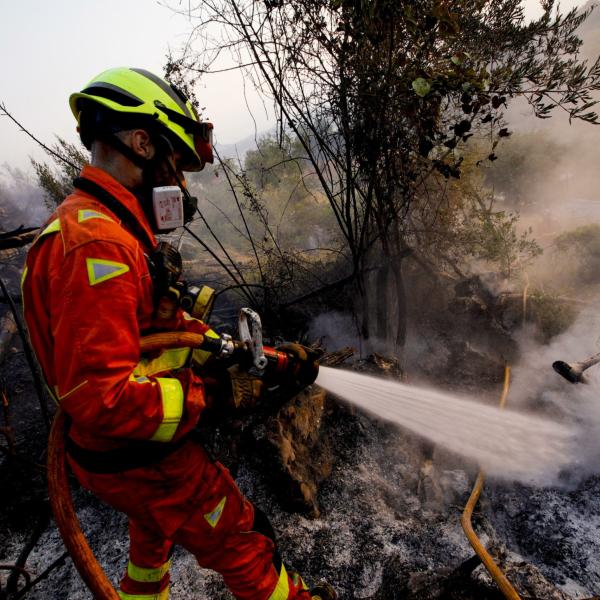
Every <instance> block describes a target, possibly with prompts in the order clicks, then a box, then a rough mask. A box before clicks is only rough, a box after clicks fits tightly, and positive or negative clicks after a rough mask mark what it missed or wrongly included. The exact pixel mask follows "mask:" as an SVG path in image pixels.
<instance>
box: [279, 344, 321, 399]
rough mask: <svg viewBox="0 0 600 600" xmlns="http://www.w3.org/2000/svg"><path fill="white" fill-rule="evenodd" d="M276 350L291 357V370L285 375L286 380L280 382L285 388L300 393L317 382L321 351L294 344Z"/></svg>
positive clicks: (281, 346) (284, 345) (282, 345)
mask: <svg viewBox="0 0 600 600" xmlns="http://www.w3.org/2000/svg"><path fill="white" fill-rule="evenodd" d="M276 350H278V351H280V352H286V353H287V354H289V355H290V357H291V363H292V364H291V368H290V369H289V372H288V373H286V374H285V375H284V380H282V381H280V382H279V383H281V385H282V386H283V387H286V388H288V387H289V388H290V389H294V390H297V391H300V390H302V389H304V388H305V387H307V386H309V385H310V384H311V383H314V382H315V379H316V378H317V375H318V374H319V363H318V359H319V357H320V356H321V354H322V352H321V351H320V350H313V349H312V348H307V347H306V346H301V345H300V344H293V343H285V344H281V345H279V346H277V348H276Z"/></svg>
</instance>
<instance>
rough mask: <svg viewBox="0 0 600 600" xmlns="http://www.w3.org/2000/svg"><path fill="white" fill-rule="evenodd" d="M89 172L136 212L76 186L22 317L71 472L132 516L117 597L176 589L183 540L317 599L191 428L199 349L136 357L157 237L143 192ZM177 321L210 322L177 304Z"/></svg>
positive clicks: (248, 599)
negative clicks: (173, 573) (172, 576)
mask: <svg viewBox="0 0 600 600" xmlns="http://www.w3.org/2000/svg"><path fill="white" fill-rule="evenodd" d="M81 176H82V177H83V178H85V179H86V180H88V181H92V182H93V183H94V184H96V185H98V186H100V187H101V188H102V190H104V191H105V192H108V193H109V194H110V195H111V196H112V197H113V199H116V200H117V201H118V202H119V203H120V204H121V205H122V206H123V207H125V208H126V209H127V210H128V211H129V213H130V215H129V216H131V217H132V219H131V220H129V222H125V221H120V219H119V218H118V216H117V214H116V213H119V214H120V215H121V216H122V211H118V210H114V206H113V210H110V209H109V208H108V207H107V203H106V202H101V201H99V199H98V198H97V197H95V196H94V195H91V194H89V193H84V192H83V191H81V190H79V189H77V190H76V191H75V193H73V194H72V195H70V196H69V197H68V198H67V199H66V200H65V201H64V202H63V203H62V204H61V205H60V206H59V207H58V209H57V210H56V212H55V214H54V215H53V216H52V217H51V218H50V220H49V221H48V224H47V225H46V227H45V228H44V230H43V231H42V233H41V234H40V236H39V237H38V238H37V240H36V241H35V243H34V244H33V246H32V248H31V250H30V251H29V254H28V256H27V261H26V267H25V270H24V273H23V302H24V314H25V319H26V321H27V325H28V328H29V335H30V339H31V342H32V345H33V347H34V350H35V352H36V355H37V357H38V360H39V363H40V365H41V367H42V371H43V373H44V376H45V379H46V382H47V384H48V387H49V389H50V390H51V391H52V393H53V395H54V397H55V399H56V400H57V401H58V402H60V406H61V407H62V409H63V410H64V411H65V412H66V413H67V414H68V415H69V417H70V418H71V428H70V432H69V439H68V444H67V450H68V453H69V462H70V464H71V467H72V469H73V471H74V473H75V475H76V476H77V478H78V479H79V481H80V482H81V484H82V485H83V486H84V487H86V488H88V489H89V490H91V491H92V492H94V493H95V494H96V495H97V496H98V497H99V498H100V499H102V500H103V501H105V502H107V503H108V504H110V505H111V506H113V507H115V508H116V509H118V510H120V511H122V512H124V513H125V514H127V516H128V517H129V532H130V556H129V564H128V567H127V572H126V574H125V576H124V578H123V580H122V581H121V592H120V594H121V597H122V598H126V599H132V600H133V599H138V600H144V599H156V600H163V599H165V598H167V597H168V593H169V592H168V586H169V562H170V561H169V557H170V553H171V549H172V546H173V544H180V545H181V546H183V547H184V548H186V549H187V550H189V551H190V552H192V553H193V554H194V555H195V556H196V558H197V560H198V563H199V564H200V565H201V566H203V567H206V568H210V569H214V570H216V571H218V572H220V573H221V574H222V575H223V577H224V580H225V583H226V584H227V586H228V587H229V588H230V589H231V591H232V592H233V594H234V595H235V597H236V598H241V599H245V600H267V599H269V600H286V599H291V598H296V599H298V600H303V599H309V598H310V594H309V593H308V591H307V590H306V586H305V585H304V583H303V582H302V579H301V578H300V577H299V576H297V575H292V574H288V573H287V572H286V569H285V567H284V566H283V564H282V563H281V560H280V558H279V555H278V553H277V549H276V546H275V542H274V536H273V535H272V529H271V528H270V525H269V523H268V520H267V519H266V518H265V517H264V516H263V515H262V513H260V511H258V510H257V509H256V508H255V507H253V505H252V504H251V503H250V502H249V501H248V500H247V499H246V498H244V497H243V496H242V494H241V493H240V491H239V490H238V488H237V486H236V484H235V482H234V481H233V479H232V478H231V476H230V475H229V472H228V471H227V469H225V468H224V467H223V466H222V465H221V464H220V463H218V462H215V461H213V460H212V459H211V458H209V456H208V455H207V453H206V452H205V450H204V449H203V448H202V447H201V445H199V444H198V443H196V442H195V441H193V440H192V439H190V436H189V433H190V431H191V430H192V429H193V428H194V426H195V425H196V423H197V422H198V419H199V417H200V415H201V414H202V411H203V410H204V408H205V406H206V396H205V390H204V385H203V382H202V380H201V378H200V377H199V376H198V375H197V374H196V373H195V372H193V371H192V369H191V368H189V367H188V366H187V365H188V364H189V361H188V358H189V353H190V352H191V351H190V350H189V349H183V350H181V349H180V350H167V351H164V352H163V353H162V354H161V355H160V356H158V357H154V358H142V357H140V342H139V340H140V336H141V335H143V334H144V333H145V332H146V331H148V330H149V329H151V328H152V327H153V325H154V324H153V312H154V302H153V283H152V278H151V274H150V271H149V267H148V261H147V257H146V254H148V253H149V252H151V250H152V248H151V247H148V246H150V245H153V244H155V240H154V237H153V234H152V231H151V229H150V226H149V224H148V221H147V219H146V217H145V214H144V212H143V210H142V207H141V205H140V204H139V201H138V200H137V198H136V197H135V196H134V195H133V194H132V193H130V192H129V191H128V190H127V189H126V188H124V187H123V186H122V185H120V184H119V183H118V182H117V181H116V180H115V179H113V178H112V177H111V176H110V175H108V174H107V173H106V172H104V171H102V170H101V169H98V168H94V167H91V166H86V167H85V168H84V169H83V171H82V173H81ZM132 232H136V233H137V234H138V235H137V236H136V235H134V233H132ZM140 232H142V233H143V234H144V235H143V236H140V235H139V234H140ZM140 237H143V238H144V239H145V240H147V241H146V245H145V243H144V239H140ZM170 326H171V328H173V329H180V330H182V329H183V330H189V331H193V332H196V333H206V332H207V330H208V329H209V327H208V326H207V325H206V324H204V323H202V322H200V321H197V320H194V319H191V318H190V317H188V316H187V315H186V314H185V313H183V312H181V311H180V312H179V313H178V314H177V316H176V318H175V319H173V322H172V323H170Z"/></svg>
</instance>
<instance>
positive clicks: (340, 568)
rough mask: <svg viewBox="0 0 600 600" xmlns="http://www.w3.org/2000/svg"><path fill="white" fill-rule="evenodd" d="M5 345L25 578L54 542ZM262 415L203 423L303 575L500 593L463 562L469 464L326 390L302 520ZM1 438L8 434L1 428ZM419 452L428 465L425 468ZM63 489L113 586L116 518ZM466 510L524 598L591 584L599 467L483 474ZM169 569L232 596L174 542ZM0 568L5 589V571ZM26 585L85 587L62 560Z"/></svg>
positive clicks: (598, 534) (0, 529) (180, 586)
mask: <svg viewBox="0 0 600 600" xmlns="http://www.w3.org/2000/svg"><path fill="white" fill-rule="evenodd" d="M13 346H14V350H13V351H11V352H9V353H8V356H7V358H6V360H5V362H4V363H3V364H2V365H1V366H0V381H1V383H2V385H3V386H4V388H5V390H6V393H7V397H8V399H9V414H10V424H11V427H12V429H13V431H14V436H15V442H16V457H8V456H4V455H3V456H1V457H0V489H1V490H2V491H1V493H0V563H4V564H7V563H8V564H10V563H14V561H15V560H16V558H17V556H18V554H19V552H20V551H21V548H22V547H23V544H24V543H25V541H26V540H27V539H28V537H29V536H30V535H31V532H32V531H33V530H34V529H35V527H36V525H38V526H39V525H40V524H41V525H42V529H43V530H44V532H43V534H42V535H41V538H40V539H39V540H38V541H37V543H36V546H35V548H34V550H33V551H32V553H31V555H30V557H29V559H28V561H27V565H26V568H27V569H28V570H29V571H30V572H31V574H32V575H34V576H35V575H36V574H39V573H41V572H42V571H43V570H44V569H45V568H46V567H47V566H48V565H49V564H50V563H51V562H52V561H54V560H55V559H56V558H57V557H58V556H60V554H61V553H62V552H63V551H64V547H63V545H62V541H61V540H60V537H59V536H58V533H57V531H56V529H55V527H54V524H53V523H52V522H51V521H49V522H48V524H47V525H46V524H45V521H44V520H45V518H46V517H45V515H46V514H47V491H46V485H45V481H44V476H43V473H42V472H41V470H40V465H43V463H44V460H45V446H46V435H47V434H46V428H45V424H44V422H43V419H42V416H41V412H40V408H39V403H38V399H37V397H36V394H35V391H34V388H33V386H32V383H31V376H30V373H29V369H28V366H27V364H26V361H25V359H24V355H23V352H22V349H21V347H20V344H19V342H18V340H16V341H15V342H14V344H13ZM207 423H208V422H207ZM2 425H5V423H4V422H3V423H2ZM261 426H262V425H261V422H260V419H254V420H252V421H251V422H248V423H246V424H241V425H240V423H234V424H233V425H232V424H231V423H222V424H219V423H218V422H216V423H211V424H210V427H204V428H203V435H204V436H205V438H206V443H207V445H209V446H210V448H211V451H212V452H213V453H214V454H215V455H216V456H217V458H220V459H221V460H222V461H223V462H224V463H225V464H226V465H227V466H228V467H229V468H230V469H231V470H232V472H233V474H234V476H235V477H236V480H237V482H238V485H239V486H240V488H241V489H242V491H243V492H244V493H245V494H246V495H247V496H248V497H249V498H250V499H251V500H252V501H253V502H255V503H256V504H257V505H258V506H259V507H260V508H261V509H262V510H264V511H265V512H266V513H267V514H268V515H269V516H270V518H271V521H272V523H273V526H274V528H275V530H276V531H277V532H278V536H279V543H280V546H281V551H282V554H283V556H284V560H285V561H286V563H287V564H288V566H289V567H290V568H292V569H297V570H299V571H300V572H301V573H302V574H303V575H304V576H305V578H306V579H307V581H309V582H316V581H318V580H319V579H321V578H326V579H327V580H329V581H330V582H331V583H333V584H334V585H335V586H336V588H337V589H338V591H339V594H340V598H368V599H372V600H387V599H390V600H391V599H396V598H398V599H399V598H409V599H415V600H416V599H420V600H426V599H429V598H431V599H433V598H447V599H453V598H456V599H458V598H461V599H471V598H472V599H476V598H477V599H478V600H496V599H498V598H501V597H502V596H501V595H500V594H499V592H498V590H497V588H496V586H495V585H494V584H493V582H492V581H491V580H490V578H489V576H488V575H487V573H486V572H485V571H484V569H483V568H482V567H481V566H480V565H478V563H477V562H476V561H474V560H472V556H473V552H472V550H471V548H470V546H469V544H468V542H467V541H466V538H465V536H464V534H463V532H462V529H461V526H460V514H461V512H462V508H463V506H464V504H465V502H466V500H467V498H468V496H469V493H470V490H471V486H472V484H473V480H474V477H475V474H476V470H477V468H476V465H474V464H465V463H464V461H461V460H459V459H458V458H457V457H455V456H452V455H449V454H448V453H446V452H444V451H441V450H439V449H432V448H431V447H429V446H428V445H427V444H424V443H423V442H422V441H420V440H419V439H417V438H415V437H413V436H412V435H410V434H409V433H408V432H405V431H401V430H398V429H397V428H396V427H394V426H392V425H389V424H387V423H382V422H378V421H375V420H373V419H371V418H370V417H367V416H365V415H362V414H359V413H355V412H354V411H353V410H351V409H350V408H349V407H346V406H343V405H339V404H337V403H335V402H333V401H332V400H328V403H327V408H326V411H325V414H324V418H323V422H322V424H321V430H322V435H323V437H324V443H326V445H327V447H328V448H330V449H331V450H332V454H333V461H332V464H331V474H330V476H329V477H328V478H327V479H326V480H325V481H324V482H323V483H322V484H321V486H320V489H319V494H318V501H319V506H320V510H321V514H320V516H319V517H318V518H309V517H308V516H307V515H305V514H303V513H302V512H299V511H298V510H296V509H294V507H293V506H290V505H289V503H287V502H286V492H285V490H284V489H281V481H280V480H279V479H277V478H274V477H273V476H272V472H271V469H265V464H268V461H267V460H265V458H266V457H264V456H261V454H260V452H261V451H260V448H261V446H260V444H258V445H257V444H255V445H254V446H253V443H252V440H256V438H259V437H260V432H261ZM233 431H236V432H237V433H236V435H233V433H232V432H233ZM240 431H241V434H240ZM238 434H239V435H238ZM232 436H233V437H236V436H237V437H236V440H237V441H236V444H235V445H234V446H235V447H234V448H233V449H232V447H231V444H230V440H231V437H232ZM0 443H1V444H2V445H3V447H6V446H7V444H6V440H5V439H4V438H3V439H0ZM253 448H254V451H252V449H253ZM430 459H431V460H432V462H433V470H428V469H427V468H425V465H430V464H431V463H429V462H428V461H429V460H430ZM72 489H73V490H74V496H75V500H76V506H77V508H78V513H79V516H80V520H81V522H82V526H83V528H84V531H85V532H86V535H87V536H88V539H89V540H90V543H91V545H92V547H93V549H94V551H95V553H96V555H97V556H98V558H99V560H100V562H101V563H102V565H103V566H104V568H105V570H106V572H107V574H108V575H109V577H110V578H111V579H112V581H113V582H114V583H115V584H116V583H117V582H118V579H119V578H120V575H121V572H122V570H123V568H124V565H125V564H126V560H127V529H126V521H125V519H124V518H123V517H122V516H121V515H118V514H116V513H115V512H114V511H112V510H111V509H110V508H108V507H106V506H103V505H101V504H100V503H99V502H97V501H96V500H95V499H94V498H93V497H92V496H91V495H89V494H87V493H86V492H83V491H81V490H79V489H77V486H76V485H73V486H72ZM474 522H475V525H476V529H477V530H478V532H479V533H480V534H481V535H482V539H483V540H484V542H485V543H486V545H487V546H488V547H490V548H491V549H492V550H493V553H494V556H496V558H497V559H498V561H499V562H500V564H501V565H502V566H503V567H504V568H505V569H507V572H508V573H509V574H510V577H511V580H513V581H514V582H515V583H516V584H518V587H519V591H520V592H521V593H522V596H523V598H540V599H542V598H556V599H562V600H564V599H568V598H589V597H591V596H593V595H597V594H600V569H599V568H598V565H599V558H598V556H600V478H598V477H591V478H588V479H586V480H584V481H582V482H581V483H579V484H578V485H577V486H574V487H571V488H570V489H559V488H545V489H537V488H531V487H528V486H524V485H522V484H515V483H507V482H493V481H490V482H487V483H486V487H485V491H484V495H483V497H482V500H481V502H480V505H479V507H478V509H477V511H476V513H475V518H474ZM172 575H173V584H172V597H173V598H181V599H187V598H190V599H191V598H195V599H207V600H208V599H211V600H212V599H222V600H231V598H232V596H231V595H230V594H229V593H228V592H227V591H226V590H225V589H224V587H223V582H222V579H221V578H220V576H218V575H217V574H214V573H212V572H210V571H206V570H203V569H200V568H198V566H197V565H196V563H195V561H194V559H193V557H191V556H190V555H188V554H187V553H186V552H184V551H183V550H180V549H178V550H177V551H176V554H175V560H174V566H173V570H172ZM0 577H1V578H2V579H1V581H2V588H1V589H2V590H4V589H5V583H6V579H7V573H6V572H4V571H2V572H0ZM27 597H28V598H38V599H43V598H52V599H54V598H68V599H75V600H77V599H79V598H90V594H89V592H87V590H86V588H85V587H84V585H83V584H82V582H81V580H80V579H79V577H78V575H77V573H76V571H75V569H74V567H73V565H72V563H71V561H69V560H67V561H66V562H65V563H64V564H62V565H60V566H59V567H58V568H57V569H55V570H54V571H53V572H52V573H51V574H50V575H49V576H48V577H47V578H46V579H44V580H43V581H41V582H40V583H39V584H38V585H37V586H36V587H35V588H34V589H33V590H32V591H31V592H30V593H29V594H28V595H27Z"/></svg>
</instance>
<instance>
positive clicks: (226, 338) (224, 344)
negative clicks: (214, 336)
mask: <svg viewBox="0 0 600 600" xmlns="http://www.w3.org/2000/svg"><path fill="white" fill-rule="evenodd" d="M234 350H235V345H234V343H233V338H232V337H231V336H230V335H229V334H228V333H222V334H221V350H220V352H219V357H220V358H228V357H229V356H231V355H232V354H233V352H234Z"/></svg>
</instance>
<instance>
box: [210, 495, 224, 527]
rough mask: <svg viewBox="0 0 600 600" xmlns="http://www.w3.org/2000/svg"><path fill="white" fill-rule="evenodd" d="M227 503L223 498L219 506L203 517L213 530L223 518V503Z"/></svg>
mask: <svg viewBox="0 0 600 600" xmlns="http://www.w3.org/2000/svg"><path fill="white" fill-rule="evenodd" d="M226 502H227V496H223V498H222V499H221V501H220V502H219V504H217V506H215V508H214V509H213V510H211V511H210V512H209V513H206V514H205V515H204V518H205V519H206V522H207V523H208V524H209V525H210V526H211V527H212V528H213V529H214V528H215V527H216V526H217V525H218V524H219V521H220V519H221V517H222V516H223V509H224V508H225V503H226Z"/></svg>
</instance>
